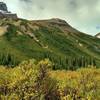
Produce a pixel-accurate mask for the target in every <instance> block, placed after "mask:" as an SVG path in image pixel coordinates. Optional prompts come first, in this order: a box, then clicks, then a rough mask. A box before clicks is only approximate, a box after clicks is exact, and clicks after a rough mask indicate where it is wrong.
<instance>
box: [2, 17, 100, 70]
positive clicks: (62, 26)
mask: <svg viewBox="0 0 100 100" xmlns="http://www.w3.org/2000/svg"><path fill="white" fill-rule="evenodd" d="M32 58H34V59H36V60H41V59H44V58H49V59H50V60H51V61H52V62H53V63H54V69H63V68H64V69H68V68H69V67H70V68H73V66H74V68H75V67H78V66H79V67H82V66H84V67H85V66H87V65H96V66H97V67H98V66H100V39H98V38H96V37H93V36H90V35H87V34H85V33H81V32H79V31H78V30H76V29H74V28H73V27H71V26H70V25H69V24H68V23H67V22H65V21H64V20H61V19H50V20H33V21H28V20H23V19H17V20H12V19H1V20H0V64H1V65H12V66H13V65H17V64H19V63H20V62H21V61H23V60H28V59H32ZM70 68H69V69H70Z"/></svg>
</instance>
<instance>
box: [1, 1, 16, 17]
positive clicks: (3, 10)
mask: <svg viewBox="0 0 100 100" xmlns="http://www.w3.org/2000/svg"><path fill="white" fill-rule="evenodd" d="M0 18H12V19H17V14H13V13H11V12H9V11H8V9H7V6H6V4H5V3H4V2H0Z"/></svg>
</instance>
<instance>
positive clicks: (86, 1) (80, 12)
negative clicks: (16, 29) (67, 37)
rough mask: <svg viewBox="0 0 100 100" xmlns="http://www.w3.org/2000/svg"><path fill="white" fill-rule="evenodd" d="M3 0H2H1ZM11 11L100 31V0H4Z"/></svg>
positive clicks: (93, 31) (87, 31) (26, 16)
mask: <svg viewBox="0 0 100 100" xmlns="http://www.w3.org/2000/svg"><path fill="white" fill-rule="evenodd" d="M1 1H2V0H1ZM4 2H6V3H7V6H8V8H9V10H10V11H11V12H15V13H17V14H18V16H19V17H22V18H26V19H49V18H61V19H64V20H66V21H67V22H68V23H69V24H70V25H71V26H73V27H75V28H77V29H78V30H80V31H82V32H85V33H88V34H92V35H94V34H96V33H98V32H100V0H4Z"/></svg>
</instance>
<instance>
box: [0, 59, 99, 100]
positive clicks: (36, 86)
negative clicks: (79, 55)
mask: <svg viewBox="0 0 100 100" xmlns="http://www.w3.org/2000/svg"><path fill="white" fill-rule="evenodd" d="M51 65H52V64H51V62H49V60H48V59H45V60H43V61H40V62H38V63H37V62H36V61H35V60H29V61H24V62H22V63H21V64H20V65H19V66H16V67H15V68H7V67H4V66H0V100H100V69H96V68H85V69H79V70H77V71H65V70H63V71H60V70H58V71H52V70H51V67H52V66H51Z"/></svg>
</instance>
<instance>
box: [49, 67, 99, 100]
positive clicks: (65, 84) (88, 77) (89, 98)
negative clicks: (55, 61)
mask: <svg viewBox="0 0 100 100" xmlns="http://www.w3.org/2000/svg"><path fill="white" fill-rule="evenodd" d="M50 74H51V76H52V78H54V79H56V80H58V86H59V93H60V98H61V100H100V69H96V68H82V69H79V70H77V71H51V73H50Z"/></svg>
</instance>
